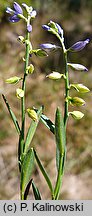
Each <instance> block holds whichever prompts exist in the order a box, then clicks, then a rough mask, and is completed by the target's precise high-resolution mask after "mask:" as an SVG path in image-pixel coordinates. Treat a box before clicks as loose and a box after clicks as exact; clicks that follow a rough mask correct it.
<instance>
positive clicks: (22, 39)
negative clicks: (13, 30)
mask: <svg viewBox="0 0 92 216" xmlns="http://www.w3.org/2000/svg"><path fill="white" fill-rule="evenodd" d="M18 41H19V42H21V43H22V44H24V43H25V38H24V37H23V36H19V37H18Z"/></svg>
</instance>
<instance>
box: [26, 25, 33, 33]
mask: <svg viewBox="0 0 92 216" xmlns="http://www.w3.org/2000/svg"><path fill="white" fill-rule="evenodd" d="M27 31H28V32H29V33H30V32H31V31H32V26H31V25H28V26H27Z"/></svg>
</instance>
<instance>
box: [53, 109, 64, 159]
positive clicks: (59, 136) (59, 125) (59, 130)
mask: <svg viewBox="0 0 92 216" xmlns="http://www.w3.org/2000/svg"><path fill="white" fill-rule="evenodd" d="M55 138H56V145H57V146H58V149H59V151H60V154H61V156H62V155H64V152H65V144H66V136H65V127H64V121H63V117H62V114H61V111H60V109H59V108H57V110H56V117H55Z"/></svg>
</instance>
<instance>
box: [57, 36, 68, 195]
mask: <svg viewBox="0 0 92 216" xmlns="http://www.w3.org/2000/svg"><path fill="white" fill-rule="evenodd" d="M57 37H58V39H59V40H60V43H61V45H62V48H63V54H64V61H65V106H64V125H65V130H66V124H67V119H68V99H67V98H68V96H69V77H68V65H67V50H66V48H65V45H64V38H63V37H62V38H61V37H60V36H59V35H57ZM65 149H66V148H65ZM65 154H66V150H65ZM64 162H65V156H64V157H62V155H60V161H59V170H58V176H57V181H56V186H55V189H54V197H55V199H58V197H59V193H60V188H61V185H62V178H63V170H62V165H63V163H64Z"/></svg>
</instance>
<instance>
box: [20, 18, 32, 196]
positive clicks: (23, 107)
mask: <svg viewBox="0 0 92 216" xmlns="http://www.w3.org/2000/svg"><path fill="white" fill-rule="evenodd" d="M29 24H30V15H28V20H27V25H29ZM25 42H26V53H25V66H24V76H23V82H22V90H23V91H24V97H23V98H21V121H22V122H21V135H20V142H19V151H20V152H19V154H20V158H19V161H20V166H21V165H22V155H23V151H24V137H25V91H26V77H27V67H28V64H29V50H30V41H29V32H28V31H27V32H26V40H25ZM20 172H21V169H20ZM20 185H21V182H20ZM20 196H21V200H24V194H23V192H22V190H21V188H20Z"/></svg>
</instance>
